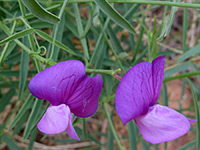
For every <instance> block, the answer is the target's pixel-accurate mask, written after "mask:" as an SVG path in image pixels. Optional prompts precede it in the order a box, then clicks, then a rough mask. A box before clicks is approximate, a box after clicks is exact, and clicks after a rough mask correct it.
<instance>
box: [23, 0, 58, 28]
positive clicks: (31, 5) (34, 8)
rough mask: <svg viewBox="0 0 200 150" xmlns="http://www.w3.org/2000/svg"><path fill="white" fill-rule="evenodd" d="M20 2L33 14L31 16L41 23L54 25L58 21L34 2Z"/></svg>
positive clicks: (26, 0)
mask: <svg viewBox="0 0 200 150" xmlns="http://www.w3.org/2000/svg"><path fill="white" fill-rule="evenodd" d="M22 2H23V3H24V5H25V6H26V7H27V8H28V9H29V11H30V12H32V13H33V15H35V16H36V17H38V18H39V19H41V20H42V21H45V22H48V23H51V24H56V23H58V22H59V21H60V19H59V18H58V17H57V16H55V15H54V14H52V13H50V12H49V11H47V10H46V9H44V8H43V7H42V6H41V5H40V4H39V3H38V2H37V1H36V0H22Z"/></svg>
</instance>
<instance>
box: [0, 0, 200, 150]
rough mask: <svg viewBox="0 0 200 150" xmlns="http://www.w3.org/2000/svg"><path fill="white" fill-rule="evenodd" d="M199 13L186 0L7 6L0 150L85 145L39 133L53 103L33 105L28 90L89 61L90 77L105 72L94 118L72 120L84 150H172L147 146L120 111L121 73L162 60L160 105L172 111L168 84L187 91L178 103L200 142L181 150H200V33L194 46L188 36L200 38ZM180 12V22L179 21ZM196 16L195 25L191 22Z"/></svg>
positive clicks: (1, 43) (17, 1) (0, 60)
mask: <svg viewBox="0 0 200 150" xmlns="http://www.w3.org/2000/svg"><path fill="white" fill-rule="evenodd" d="M180 7H184V8H183V9H180ZM188 8H193V9H190V10H189V9H188ZM197 8H200V4H199V3H187V2H181V1H180V0H171V1H157V0H156V1H155V0H152V1H150V0H65V1H61V0H49V1H46V0H37V1H36V0H1V1H0V149H1V148H4V149H13V150H18V149H29V150H31V149H34V146H35V145H37V143H36V144H35V145H34V143H35V142H36V141H37V142H40V144H43V146H45V143H46V142H44V141H45V140H47V142H49V143H51V142H52V143H53V144H52V145H56V146H59V145H60V144H66V143H67V145H68V146H69V147H70V146H71V145H70V144H72V143H74V142H76V143H77V144H79V142H78V141H76V140H73V139H70V138H69V137H67V135H65V137H64V138H62V139H59V136H55V137H54V136H48V135H44V134H43V133H40V132H38V129H37V127H36V125H37V123H38V121H39V120H40V118H41V117H42V116H43V114H44V112H45V111H46V109H47V107H48V103H46V102H44V101H43V100H38V99H35V97H34V96H32V95H31V94H30V92H29V90H28V83H29V81H30V79H31V78H32V77H33V76H34V75H35V74H36V73H37V72H40V71H42V70H43V69H45V68H47V67H49V66H51V65H54V64H56V63H57V62H60V61H65V60H72V59H76V60H81V61H82V62H84V64H85V67H86V73H87V74H88V75H89V76H93V75H94V74H96V73H99V74H100V75H101V77H102V79H103V83H104V86H103V89H102V93H101V96H100V99H99V107H98V111H97V112H96V114H95V115H94V116H93V117H91V118H85V119H82V120H81V119H80V118H78V117H77V118H74V122H73V125H74V126H75V129H76V131H77V133H78V134H79V137H80V139H81V141H80V143H81V142H83V143H84V144H85V145H86V146H83V147H82V148H81V149H92V150H93V149H102V148H107V149H109V150H110V149H131V150H136V149H139V148H138V146H139V145H140V147H141V146H142V149H145V150H148V149H153V148H154V149H159V148H160V147H163V148H164V149H167V148H168V142H166V143H164V144H163V145H162V144H160V145H152V144H150V143H148V142H146V141H145V140H144V139H143V138H142V136H141V135H140V133H139V132H138V129H137V126H136V124H135V123H134V122H129V124H128V125H126V126H125V127H123V125H120V123H121V121H120V119H119V117H118V116H117V115H116V111H115V105H114V98H115V92H116V88H117V86H118V84H119V81H118V80H117V79H116V76H115V75H116V74H117V75H119V76H121V77H123V75H124V74H125V73H126V72H127V71H128V70H129V69H130V68H131V67H132V66H134V65H136V64H137V63H140V62H142V61H152V59H153V58H155V57H157V56H161V55H162V56H165V59H166V69H165V76H164V83H163V88H162V91H161V96H160V99H159V103H161V104H163V105H166V106H167V105H169V106H170V105H171V104H170V102H171V101H172V99H171V98H170V95H169V93H168V92H169V91H170V86H169V85H168V82H169V81H172V80H178V81H180V82H179V83H180V84H181V86H178V87H179V88H180V89H181V91H182V93H181V98H180V99H176V100H175V101H179V102H178V104H179V108H176V109H177V111H180V112H181V113H183V114H185V115H188V117H189V118H191V119H194V118H195V119H197V123H196V128H194V126H192V128H191V130H190V133H191V135H194V134H195V137H194V136H191V137H189V138H190V139H189V140H188V141H187V140H186V142H184V143H181V146H180V147H178V149H179V150H184V149H189V148H194V149H195V148H196V149H199V148H200V146H199V143H200V141H199V139H200V132H199V124H200V114H199V96H200V92H199V82H200V76H199V75H200V70H199V68H200V66H199V63H198V62H199V52H200V51H199V50H200V44H199V43H198V41H199V39H200V36H199V35H200V34H193V35H192V36H193V38H191V39H195V40H194V41H192V43H193V44H191V43H190V41H191V39H190V37H189V36H190V35H191V33H193V32H191V30H192V29H193V30H198V31H197V32H199V29H198V28H197V27H196V28H194V27H195V26H197V25H198V23H199V22H198V20H199V15H198V11H197ZM180 12H181V14H182V15H181V19H182V22H181V23H180V22H178V21H177V20H178V19H177V18H176V17H177V16H178V14H180ZM191 12H192V14H191ZM190 15H194V16H195V17H196V19H193V20H191V18H190ZM179 17H180V16H179ZM176 24H179V26H178V27H179V28H178V29H177V28H175V25H176ZM193 25H194V27H193ZM189 40H190V41H189ZM185 78H186V79H187V80H185ZM172 82H173V81H172ZM188 85H189V86H188ZM187 89H189V90H190V91H191V93H192V97H191V98H192V99H193V103H192V104H191V105H190V106H188V108H186V109H185V108H182V105H181V103H182V102H183V99H184V93H185V91H186V90H187ZM186 111H189V112H190V114H187V113H186ZM116 118H117V119H116ZM1 119H2V120H3V122H2V120H1ZM102 120H103V121H102ZM124 133H128V134H124ZM42 136H43V138H42ZM16 137H20V138H19V139H17V138H16ZM181 138H184V137H181ZM105 139H106V140H105ZM178 140H179V139H178ZM27 141H28V142H27ZM127 141H128V142H129V144H127ZM183 141H185V140H183ZM22 142H24V143H23V144H21V143H22ZM91 142H92V143H91ZM175 142H176V141H175ZM1 143H2V144H1ZM88 143H89V144H88ZM24 145H25V146H24ZM72 146H73V145H72ZM67 148H68V147H67ZM75 148H77V147H75Z"/></svg>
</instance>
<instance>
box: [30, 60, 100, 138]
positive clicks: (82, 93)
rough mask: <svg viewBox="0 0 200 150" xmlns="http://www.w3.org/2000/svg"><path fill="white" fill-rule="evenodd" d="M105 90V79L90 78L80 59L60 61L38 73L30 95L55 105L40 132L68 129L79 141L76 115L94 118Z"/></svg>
mask: <svg viewBox="0 0 200 150" xmlns="http://www.w3.org/2000/svg"><path fill="white" fill-rule="evenodd" d="M101 89H102V80H101V77H100V76H99V75H98V74H97V75H96V76H95V77H88V76H86V74H85V67H84V65H83V63H82V62H80V61H77V60H69V61H64V62H60V63H58V64H56V65H54V66H52V67H49V68H47V69H45V70H44V71H42V72H40V73H38V74H36V75H35V76H34V77H33V78H32V80H31V81H30V84H29V90H30V92H31V93H32V94H33V95H34V96H35V97H37V98H38V99H45V100H47V101H49V102H50V103H51V104H50V106H49V107H48V108H47V111H46V112H45V114H44V116H43V117H42V119H41V120H40V121H39V123H38V124H37V127H38V129H39V130H40V131H41V132H43V133H46V134H57V133H60V132H63V131H64V130H66V132H67V134H68V135H69V136H70V137H71V138H74V139H77V140H79V137H78V136H77V134H76V132H75V130H74V128H73V126H72V119H73V116H72V113H73V114H74V115H76V116H78V117H89V116H91V115H93V114H94V113H95V112H96V110H97V107H98V98H99V95H100V93H101Z"/></svg>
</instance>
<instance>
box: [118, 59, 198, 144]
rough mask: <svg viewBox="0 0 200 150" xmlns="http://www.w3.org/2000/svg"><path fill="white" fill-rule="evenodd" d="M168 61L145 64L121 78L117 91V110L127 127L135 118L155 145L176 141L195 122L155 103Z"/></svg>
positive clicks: (140, 128) (140, 129)
mask: <svg viewBox="0 0 200 150" xmlns="http://www.w3.org/2000/svg"><path fill="white" fill-rule="evenodd" d="M164 67H165V59H164V57H162V56H160V57H158V58H156V59H155V60H153V62H152V63H149V62H142V63H140V64H137V65H135V66H134V67H132V68H131V69H130V70H129V71H128V72H127V73H126V74H125V75H124V77H123V78H122V80H121V82H120V83H119V86H118V88H117V91H116V96H115V105H116V110H117V112H118V114H119V116H120V118H121V120H122V122H123V124H124V125H125V124H126V123H127V122H129V121H131V120H133V119H134V121H135V123H136V124H137V126H138V129H139V131H140V133H141V134H142V136H143V137H144V139H145V140H146V141H148V142H150V143H152V144H158V143H161V142H166V141H170V140H173V139H176V138H178V137H180V136H182V135H184V134H185V133H187V132H188V131H189V129H190V123H193V122H195V121H194V120H190V119H187V118H186V117H185V116H183V115H182V114H180V113H179V112H177V111H175V110H173V109H171V108H169V107H166V106H162V105H159V104H156V102H157V100H158V98H159V95H160V90H161V87H162V82H163V78H164Z"/></svg>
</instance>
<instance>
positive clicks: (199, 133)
mask: <svg viewBox="0 0 200 150" xmlns="http://www.w3.org/2000/svg"><path fill="white" fill-rule="evenodd" d="M187 81H188V83H189V86H190V89H191V91H192V97H193V103H194V106H195V115H196V119H197V122H196V149H200V129H199V126H200V109H199V103H198V98H197V94H196V93H195V90H194V88H195V87H194V84H193V83H192V81H190V80H189V79H187Z"/></svg>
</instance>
